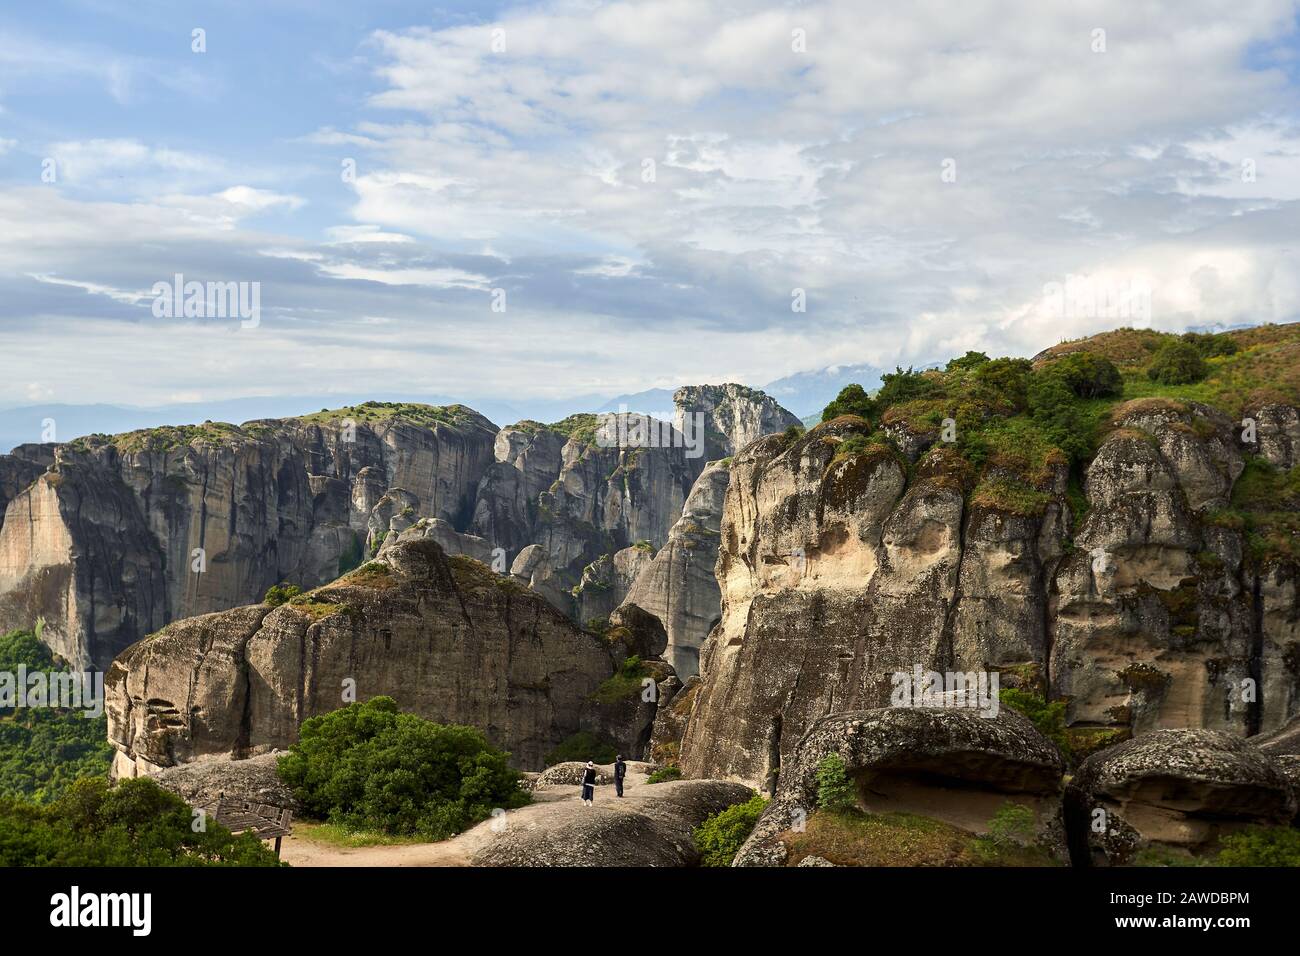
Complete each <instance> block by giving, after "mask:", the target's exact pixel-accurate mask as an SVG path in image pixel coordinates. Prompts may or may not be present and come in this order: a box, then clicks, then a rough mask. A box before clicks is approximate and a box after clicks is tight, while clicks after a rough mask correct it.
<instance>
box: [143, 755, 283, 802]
mask: <svg viewBox="0 0 1300 956" xmlns="http://www.w3.org/2000/svg"><path fill="white" fill-rule="evenodd" d="M280 756H281V755H280V753H279V752H272V753H266V754H260V755H258V756H256V757H249V758H248V759H246V760H228V759H221V758H217V759H212V760H200V761H197V762H195V763H188V764H181V765H180V766H177V767H168V768H166V769H165V770H160V771H158V772H157V773H155V774H153V775H152V778H153V781H154V782H155V783H156V784H158V786H160V787H162V788H163V789H164V790H170V791H171V792H172V793H174V794H176V795H177V796H178V797H180V798H181V799H182V800H184V801H185V802H186V803H188V804H189V805H190V806H192V807H210V806H212V805H213V804H214V803H216V802H217V797H218V796H223V797H224V798H225V799H226V800H247V801H249V802H250V803H266V804H270V805H271V806H275V807H288V808H289V809H290V810H293V811H295V812H297V811H298V809H299V803H298V798H297V797H295V796H294V795H293V791H292V790H291V789H290V788H289V787H288V785H287V784H285V783H284V782H283V781H282V780H281V779H280V775H279V773H278V772H277V771H276V769H275V765H276V761H278V760H279V759H280Z"/></svg>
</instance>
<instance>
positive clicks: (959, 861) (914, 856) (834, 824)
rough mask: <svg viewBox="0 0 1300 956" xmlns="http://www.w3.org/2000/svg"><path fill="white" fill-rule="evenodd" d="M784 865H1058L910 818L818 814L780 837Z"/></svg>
mask: <svg viewBox="0 0 1300 956" xmlns="http://www.w3.org/2000/svg"><path fill="white" fill-rule="evenodd" d="M782 840H783V842H784V843H785V845H786V848H787V850H788V851H789V857H788V862H787V865H789V866H794V865H797V864H798V863H799V861H800V860H802V859H803V858H804V857H807V856H820V857H822V858H823V859H826V860H829V861H830V862H831V863H834V864H836V865H838V866H908V867H911V866H1059V865H1061V864H1059V863H1057V862H1056V861H1054V860H1053V859H1052V858H1051V856H1050V855H1049V854H1048V853H1047V851H1045V850H1043V849H1042V848H1040V847H1037V846H1022V845H1020V844H1018V843H1015V842H1010V841H1008V842H997V841H996V840H995V839H993V838H991V837H988V836H984V837H981V836H978V835H976V834H974V833H971V832H969V831H967V830H963V829H961V828H960V827H956V826H953V825H952V824H949V823H944V822H943V821H940V820H934V819H931V818H930V817H923V816H920V815H918V814H914V813H902V812H897V811H895V812H890V813H865V812H863V811H862V810H847V811H840V812H833V811H823V810H818V811H816V812H815V813H813V814H812V815H811V816H809V817H808V820H807V824H806V826H805V829H804V831H803V832H802V833H799V832H796V831H789V832H787V833H785V834H784V835H783V836H782Z"/></svg>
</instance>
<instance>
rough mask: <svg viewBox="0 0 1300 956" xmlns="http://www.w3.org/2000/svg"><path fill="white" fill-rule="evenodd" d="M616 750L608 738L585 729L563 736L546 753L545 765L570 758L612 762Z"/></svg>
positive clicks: (563, 761) (616, 753)
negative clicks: (605, 738)
mask: <svg viewBox="0 0 1300 956" xmlns="http://www.w3.org/2000/svg"><path fill="white" fill-rule="evenodd" d="M617 756H618V750H617V749H616V748H615V747H614V745H613V744H612V743H610V742H609V741H608V740H604V739H602V738H600V737H597V736H596V735H595V734H593V733H590V732H588V731H586V730H580V731H578V732H577V733H576V734H570V735H569V736H568V737H565V738H564V740H562V741H561V742H560V744H559V746H557V747H556V748H555V749H554V750H552V751H551V752H550V753H548V754H547V755H546V766H548V767H552V766H554V765H555V764H557V763H566V762H568V761H570V760H582V761H584V762H585V761H587V760H590V761H591V762H592V763H613V762H614V758H615V757H617Z"/></svg>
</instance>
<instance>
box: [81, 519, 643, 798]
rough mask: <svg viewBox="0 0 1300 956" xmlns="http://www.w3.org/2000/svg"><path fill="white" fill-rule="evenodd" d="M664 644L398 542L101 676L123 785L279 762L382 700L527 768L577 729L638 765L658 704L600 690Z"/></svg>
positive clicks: (186, 624)
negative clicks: (288, 597)
mask: <svg viewBox="0 0 1300 956" xmlns="http://www.w3.org/2000/svg"><path fill="white" fill-rule="evenodd" d="M665 643H666V642H665V638H664V634H663V629H662V627H660V626H659V625H658V622H657V621H655V620H654V619H653V618H649V616H648V615H642V616H637V615H636V614H634V613H632V612H628V613H627V614H626V615H625V616H624V617H623V618H622V619H620V625H619V626H618V627H616V628H612V629H611V630H610V632H609V633H608V634H607V635H605V636H604V637H600V636H597V635H595V634H590V633H586V632H584V631H581V630H579V629H578V628H576V627H575V626H574V625H573V624H572V623H571V622H570V621H569V620H568V619H567V618H566V617H564V616H563V615H562V614H560V613H559V612H558V611H557V610H556V609H555V608H553V607H552V606H551V605H550V604H548V603H547V602H546V601H545V600H543V599H542V598H541V597H540V596H539V595H537V594H536V593H534V592H531V591H529V590H528V589H526V588H524V587H522V586H521V585H519V584H518V583H516V582H515V581H513V580H512V579H511V578H510V577H508V576H505V575H501V574H495V573H493V572H492V571H491V570H490V569H489V568H488V567H486V566H484V565H482V564H479V563H478V562H476V561H473V560H471V559H469V558H465V557H463V556H452V557H447V556H446V555H445V554H444V553H443V551H442V549H441V548H440V547H438V545H437V544H436V542H434V541H432V540H429V539H421V540H414V541H409V542H403V543H400V544H398V545H397V546H396V547H393V548H391V549H389V550H388V551H386V552H385V555H384V559H383V560H382V561H373V562H370V563H368V564H365V565H363V566H362V567H361V568H359V569H358V570H356V571H353V572H351V573H349V574H347V575H345V576H344V577H342V578H340V579H339V580H337V581H335V582H334V583H332V584H330V585H327V586H325V587H322V588H319V589H316V590H314V591H311V592H309V593H307V594H304V595H301V596H299V597H297V598H295V599H293V600H292V601H290V602H289V603H286V604H283V605H281V606H279V607H275V608H271V607H268V606H266V605H255V606H251V607H239V608H234V609H231V610H228V611H224V612H218V613H214V614H208V615H203V616H199V617H194V618H188V619H185V620H182V621H176V622H174V623H172V624H171V625H169V626H167V627H166V628H164V629H163V630H162V631H160V632H159V633H157V634H154V635H152V636H150V637H148V638H146V639H145V640H142V641H140V642H138V643H136V644H134V645H132V646H131V647H129V648H127V650H125V651H124V652H122V653H121V654H120V655H119V656H118V658H117V659H116V660H115V661H114V662H113V665H112V667H111V668H110V670H109V672H108V674H107V676H106V678H105V693H106V696H107V703H106V709H107V713H108V719H109V739H110V741H111V742H112V743H113V745H114V746H115V747H116V748H117V751H118V753H117V755H116V758H115V763H114V772H115V774H117V775H118V776H132V775H135V774H137V773H141V772H152V771H155V770H157V769H160V768H164V767H170V766H174V765H176V764H183V763H189V762H192V761H196V760H202V759H208V758H224V757H227V756H233V757H236V758H242V757H246V756H250V755H255V754H259V753H264V752H267V751H269V750H272V749H284V748H287V747H288V746H290V745H291V744H292V743H293V742H294V741H295V740H296V739H297V735H298V728H299V726H300V725H301V724H302V722H303V721H304V720H306V719H307V718H309V717H312V716H314V715H316V714H323V713H327V712H329V711H332V710H336V709H338V708H339V707H342V706H344V704H346V703H347V702H348V700H349V699H357V700H365V699H368V698H370V697H374V696H378V695H387V696H391V697H393V698H394V699H396V700H397V702H398V704H399V705H400V706H401V707H402V709H403V710H407V711H410V712H413V713H417V714H420V715H422V716H425V717H428V718H430V719H432V720H437V721H440V722H446V723H461V724H469V725H471V726H474V727H477V728H479V729H481V730H483V731H484V732H485V733H486V734H487V735H488V737H489V739H491V740H492V741H494V742H495V743H496V744H497V745H499V746H501V747H504V748H505V749H507V750H509V751H510V752H511V754H512V755H513V761H514V763H515V764H516V765H517V766H519V767H523V768H529V769H541V767H542V765H543V757H544V756H545V754H546V753H548V752H549V751H550V750H552V749H553V748H554V747H555V746H556V745H557V744H559V743H560V742H561V741H563V740H564V739H565V738H566V737H568V736H570V735H571V734H573V733H576V732H578V731H579V730H591V731H593V732H599V733H600V734H602V735H604V736H605V737H607V738H609V739H611V740H612V741H613V742H614V743H615V745H617V746H619V747H622V748H623V749H624V752H625V753H626V754H627V755H628V756H631V757H635V756H639V750H638V749H637V748H644V746H645V744H646V742H647V741H648V739H649V735H650V727H651V723H652V722H653V719H654V712H653V705H652V706H651V708H650V710H649V711H648V712H647V711H646V709H645V708H644V707H643V705H642V703H641V700H640V694H639V693H637V694H636V695H635V696H636V700H635V701H634V702H633V703H632V704H631V706H624V705H625V702H624V701H623V700H622V697H624V696H631V695H629V694H623V693H620V694H616V695H612V696H611V695H609V694H600V695H598V692H599V691H601V690H602V687H603V685H605V683H606V682H607V681H608V680H609V679H610V678H611V677H612V676H613V675H614V673H615V670H616V668H618V666H619V665H620V664H621V663H622V662H623V660H624V659H625V658H627V657H628V656H629V655H632V654H635V655H638V656H639V657H641V658H642V659H643V660H649V659H652V658H655V657H656V656H657V655H659V654H661V653H662V652H663V650H664V647H665ZM661 666H663V667H664V668H665V672H666V665H661ZM640 689H641V688H640V686H639V684H638V685H637V686H636V687H635V691H640ZM597 695H598V696H599V697H600V701H593V696H597ZM615 698H617V699H615ZM602 701H603V703H602Z"/></svg>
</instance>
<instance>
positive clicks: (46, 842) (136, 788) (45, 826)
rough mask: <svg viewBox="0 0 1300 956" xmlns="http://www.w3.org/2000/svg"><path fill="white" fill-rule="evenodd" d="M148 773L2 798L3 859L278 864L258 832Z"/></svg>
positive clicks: (26, 862) (23, 862) (6, 862)
mask: <svg viewBox="0 0 1300 956" xmlns="http://www.w3.org/2000/svg"><path fill="white" fill-rule="evenodd" d="M194 820H195V817H194V813H193V811H191V809H190V808H189V807H188V806H187V805H186V804H185V801H184V800H182V799H181V798H180V797H178V796H176V795H175V794H173V793H169V792H168V791H166V790H163V789H162V788H161V787H159V786H158V785H157V784H156V783H154V782H153V781H152V780H150V779H149V778H147V777H139V778H136V779H133V780H123V781H121V782H119V783H118V784H117V785H116V786H113V787H110V786H109V783H108V780H107V779H105V778H102V777H86V778H83V779H81V780H78V781H77V782H76V783H74V784H73V785H72V786H70V787H69V788H68V789H67V791H66V792H65V793H64V794H63V795H62V796H60V797H59V798H58V799H57V800H56V801H54V803H52V804H49V805H48V806H40V805H38V804H35V803H29V802H27V801H24V800H16V799H12V798H9V797H5V798H0V866H278V865H280V864H279V862H278V861H277V860H276V858H275V853H274V852H273V851H272V850H271V849H270V848H268V847H267V846H265V845H264V844H263V843H262V842H261V841H260V840H258V839H257V837H255V836H253V834H251V833H241V834H240V835H239V836H233V835H232V834H231V832H230V831H229V830H227V829H226V828H225V827H223V826H221V825H220V824H219V823H217V822H216V821H215V820H212V819H208V820H207V821H206V825H205V826H204V827H203V828H202V830H201V831H200V832H197V833H196V832H194V829H193V828H192V823H193V821H194Z"/></svg>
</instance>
